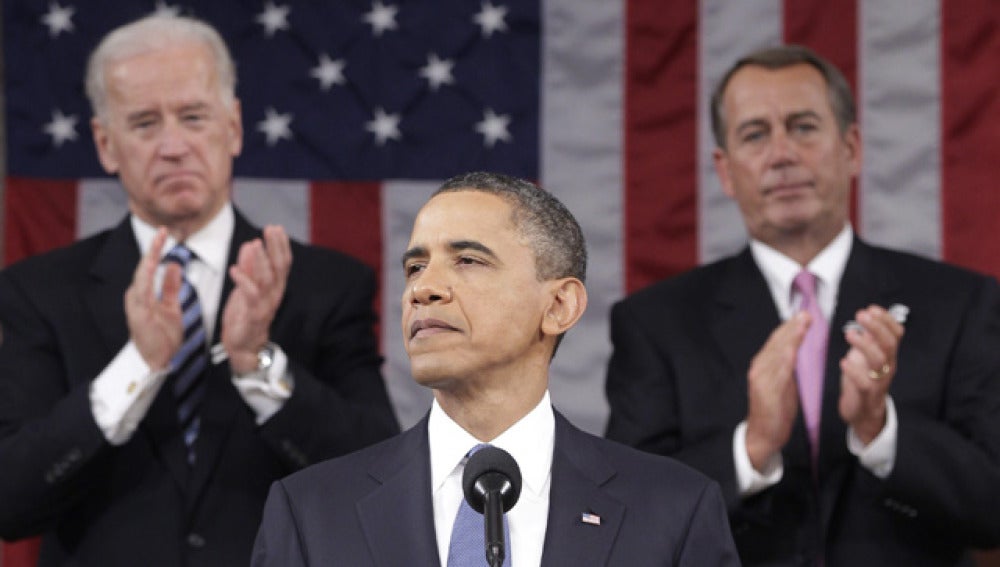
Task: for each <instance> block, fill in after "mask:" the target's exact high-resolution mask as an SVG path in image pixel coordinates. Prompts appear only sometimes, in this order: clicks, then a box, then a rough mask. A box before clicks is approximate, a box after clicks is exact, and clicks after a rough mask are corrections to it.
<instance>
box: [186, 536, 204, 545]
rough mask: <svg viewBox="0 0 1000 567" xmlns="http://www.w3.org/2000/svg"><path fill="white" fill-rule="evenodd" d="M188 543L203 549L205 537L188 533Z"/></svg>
mask: <svg viewBox="0 0 1000 567" xmlns="http://www.w3.org/2000/svg"><path fill="white" fill-rule="evenodd" d="M187 542H188V545H190V546H191V547H193V548H195V549H201V548H203V547H205V538H203V537H201V536H200V535H198V534H188V536H187Z"/></svg>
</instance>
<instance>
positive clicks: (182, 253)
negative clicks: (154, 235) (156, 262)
mask: <svg viewBox="0 0 1000 567" xmlns="http://www.w3.org/2000/svg"><path fill="white" fill-rule="evenodd" d="M193 257H194V252H192V251H191V249H190V248H188V247H187V246H185V245H184V244H183V243H179V244H177V246H174V247H173V248H171V249H170V251H169V252H167V254H166V255H165V256H164V257H163V260H161V262H163V263H166V262H174V263H175V264H180V266H181V267H182V268H186V267H187V265H188V262H190V261H191V258H193Z"/></svg>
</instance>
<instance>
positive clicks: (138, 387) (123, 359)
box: [90, 341, 167, 445]
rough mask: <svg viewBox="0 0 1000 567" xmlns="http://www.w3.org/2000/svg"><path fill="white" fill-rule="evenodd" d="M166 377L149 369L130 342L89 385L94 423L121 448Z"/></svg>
mask: <svg viewBox="0 0 1000 567" xmlns="http://www.w3.org/2000/svg"><path fill="white" fill-rule="evenodd" d="M166 377H167V371H166V370H161V371H157V372H153V371H152V370H150V368H149V365H147V364H146V361H145V360H143V358H142V355H141V354H139V349H138V348H136V346H135V343H133V342H132V341H129V342H128V343H126V344H125V346H124V347H122V349H121V350H120V351H119V352H118V354H117V355H116V356H115V358H114V359H113V360H112V361H111V363H110V364H108V365H107V366H106V367H105V368H104V370H103V371H101V373H100V374H99V375H98V376H97V378H95V379H94V381H93V382H91V383H90V407H91V410H92V411H93V412H94V421H96V422H97V426H98V427H99V428H100V429H101V432H102V433H103V434H104V437H105V439H107V440H108V442H109V443H111V444H112V445H122V444H124V443H125V442H126V441H128V440H129V439H130V438H131V437H132V434H133V433H135V430H136V428H138V427H139V422H141V421H142V418H143V417H145V416H146V412H147V411H149V406H150V405H152V403H153V400H154V399H156V394H157V393H158V392H159V391H160V386H162V385H163V382H164V379H165V378H166Z"/></svg>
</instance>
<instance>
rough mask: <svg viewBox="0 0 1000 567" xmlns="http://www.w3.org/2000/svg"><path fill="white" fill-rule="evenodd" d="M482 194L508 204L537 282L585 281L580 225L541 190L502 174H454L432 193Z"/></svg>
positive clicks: (585, 261)
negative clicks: (532, 262) (532, 260)
mask: <svg viewBox="0 0 1000 567" xmlns="http://www.w3.org/2000/svg"><path fill="white" fill-rule="evenodd" d="M460 191H481V192H484V193H490V194H492V195H496V196H498V197H500V198H501V199H503V200H505V201H507V202H508V203H509V204H510V206H511V210H512V221H513V223H514V226H515V227H517V230H518V231H519V232H520V233H521V234H522V235H523V236H524V237H525V238H526V239H527V240H528V244H529V246H530V247H531V249H532V251H533V252H534V254H535V271H536V273H537V277H538V279H539V280H542V281H545V280H553V279H559V278H565V277H574V278H577V279H579V280H580V281H585V278H586V274H587V247H586V244H585V243H584V239H583V231H582V230H581V229H580V225H579V223H577V222H576V219H575V218H574V217H573V213H571V212H569V209H567V208H566V205H563V204H562V202H560V201H559V199H556V198H555V197H554V196H553V195H552V194H551V193H549V192H548V191H545V190H544V189H542V188H541V187H539V186H537V185H535V184H534V183H531V182H529V181H525V180H523V179H518V178H516V177H511V176H509V175H503V174H501V173H490V172H484V171H476V172H472V173H463V174H461V175H456V176H455V177H452V178H451V179H449V180H447V181H445V182H444V184H443V185H441V187H440V188H439V189H438V190H437V191H435V192H434V196H437V195H440V194H441V193H456V192H460Z"/></svg>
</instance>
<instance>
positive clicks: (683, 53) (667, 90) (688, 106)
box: [624, 0, 698, 292]
mask: <svg viewBox="0 0 1000 567" xmlns="http://www.w3.org/2000/svg"><path fill="white" fill-rule="evenodd" d="M626 28H627V29H626V34H625V35H626V38H627V40H626V41H627V44H626V47H625V58H626V63H625V199H624V201H625V205H624V207H625V266H626V273H625V287H626V291H629V292H631V291H633V290H636V289H639V288H641V287H644V286H646V285H648V284H650V283H653V282H654V281H656V280H659V279H662V278H664V277H667V276H671V275H674V274H677V273H680V272H683V271H686V270H689V269H691V268H692V267H694V266H695V265H696V264H697V263H698V236H697V235H698V226H697V222H698V195H697V188H698V179H697V171H698V161H697V155H696V152H697V147H698V144H697V126H698V124H697V121H698V104H697V97H698V2H697V1H696V0H687V1H683V2H680V1H678V2H672V3H671V4H670V9H669V10H666V9H664V7H663V3H662V2H661V1H660V0H634V1H632V2H628V3H627V14H626Z"/></svg>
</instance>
